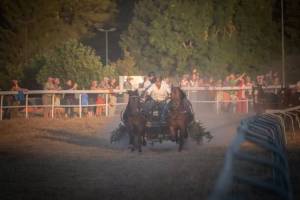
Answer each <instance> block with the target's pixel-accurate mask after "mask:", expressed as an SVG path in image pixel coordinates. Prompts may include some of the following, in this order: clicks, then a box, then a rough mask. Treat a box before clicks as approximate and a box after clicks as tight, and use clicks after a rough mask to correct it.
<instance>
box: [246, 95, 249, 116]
mask: <svg viewBox="0 0 300 200" xmlns="http://www.w3.org/2000/svg"><path fill="white" fill-rule="evenodd" d="M246 100H247V101H246V113H249V99H248V98H246Z"/></svg>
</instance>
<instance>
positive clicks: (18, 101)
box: [9, 80, 28, 117]
mask: <svg viewBox="0 0 300 200" xmlns="http://www.w3.org/2000/svg"><path fill="white" fill-rule="evenodd" d="M10 90H11V91H17V92H18V93H17V94H16V95H15V96H11V97H9V101H10V103H9V104H10V105H12V106H20V105H25V95H24V92H26V91H28V90H27V89H25V88H21V87H20V86H19V82H18V80H12V86H11V89H10ZM18 110H19V109H18V108H12V112H11V114H10V115H11V116H10V117H15V116H17V115H18Z"/></svg>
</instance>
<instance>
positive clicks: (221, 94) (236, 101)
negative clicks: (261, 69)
mask: <svg viewBox="0 0 300 200" xmlns="http://www.w3.org/2000/svg"><path fill="white" fill-rule="evenodd" d="M280 84H281V82H280V78H279V76H278V73H277V72H273V71H269V72H268V73H266V74H263V75H257V76H256V77H255V79H254V80H253V79H252V78H251V77H250V76H249V75H247V74H246V73H243V74H234V73H231V74H229V75H227V76H226V77H225V78H224V79H214V78H213V77H211V76H201V75H200V73H199V72H198V71H197V70H196V69H194V70H193V71H192V73H191V74H184V75H183V76H182V78H181V80H180V86H181V87H189V88H193V87H238V88H239V90H222V91H221V90H220V91H218V90H217V91H216V90H213V91H203V92H202V91H199V90H195V91H192V92H191V93H190V94H191V95H190V99H192V100H210V101H218V102H221V103H220V104H221V106H220V107H221V110H222V111H224V112H229V111H232V112H239V113H245V112H247V110H248V108H247V106H248V102H247V101H248V100H249V99H251V98H252V94H251V92H252V91H251V89H247V90H246V89H245V88H252V87H253V86H255V85H261V86H280ZM274 92H275V93H276V92H277V91H276V90H275V91H274Z"/></svg>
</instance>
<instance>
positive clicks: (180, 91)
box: [172, 87, 186, 100]
mask: <svg viewBox="0 0 300 200" xmlns="http://www.w3.org/2000/svg"><path fill="white" fill-rule="evenodd" d="M174 91H178V92H179V95H180V100H183V99H184V98H186V94H185V92H184V91H183V90H182V89H181V88H180V87H173V88H172V92H174Z"/></svg>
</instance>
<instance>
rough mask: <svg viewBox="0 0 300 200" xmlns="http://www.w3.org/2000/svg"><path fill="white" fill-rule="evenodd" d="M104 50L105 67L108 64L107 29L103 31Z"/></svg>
mask: <svg viewBox="0 0 300 200" xmlns="http://www.w3.org/2000/svg"><path fill="white" fill-rule="evenodd" d="M105 51H106V55H105V63H106V64H105V65H106V67H107V66H108V31H105Z"/></svg>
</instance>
